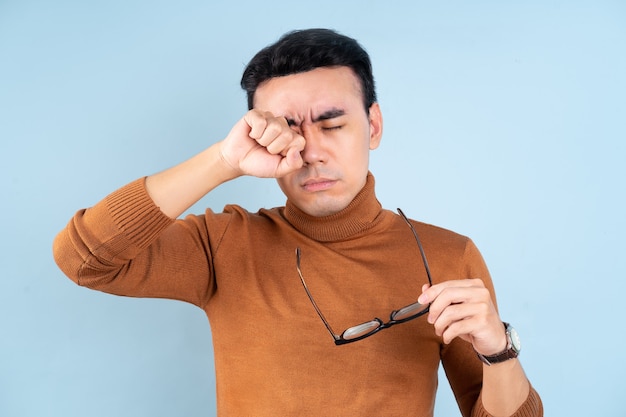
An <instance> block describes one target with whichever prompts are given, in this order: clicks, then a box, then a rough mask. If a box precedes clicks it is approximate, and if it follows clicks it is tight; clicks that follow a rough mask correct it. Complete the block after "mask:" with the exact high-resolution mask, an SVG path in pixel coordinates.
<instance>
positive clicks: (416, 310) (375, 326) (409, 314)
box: [296, 209, 433, 346]
mask: <svg viewBox="0 0 626 417" xmlns="http://www.w3.org/2000/svg"><path fill="white" fill-rule="evenodd" d="M398 213H399V214H400V216H401V217H402V218H403V219H404V221H405V222H406V224H408V225H409V227H410V228H411V231H412V232H413V236H414V237H415V241H416V242H417V246H418V248H419V251H420V254H421V255H422V261H423V262H424V268H425V269H426V276H427V277H428V283H429V284H430V285H432V284H433V282H432V279H431V276H430V268H428V261H427V260H426V255H425V254H424V248H423V247H422V242H421V241H420V238H419V236H418V235H417V232H416V231H415V228H414V227H413V225H412V224H411V222H410V221H409V219H408V218H407V217H406V216H405V215H404V213H403V212H402V210H400V209H398ZM301 258H302V251H301V250H300V248H296V269H297V270H298V275H299V276H300V281H301V282H302V285H303V286H304V290H305V291H306V294H307V295H308V296H309V300H311V304H313V307H314V308H315V311H316V312H317V315H318V316H320V319H322V322H324V326H326V329H327V330H328V332H329V333H330V335H331V336H332V337H333V339H334V340H335V345H337V346H339V345H345V344H346V343H352V342H356V341H359V340H361V339H365V338H366V337H369V336H371V335H373V334H375V333H378V332H379V331H381V330H383V329H387V328H389V327H391V326H394V325H396V324H400V323H404V322H407V321H409V320H413V319H415V318H417V317H420V316H422V315H424V314H426V313H428V310H429V309H430V304H427V305H424V304H421V303H418V302H415V303H413V304H409V305H408V306H406V307H402V308H401V309H399V310H394V311H392V312H391V314H390V315H389V321H388V322H386V323H385V322H383V321H382V320H381V319H379V318H378V317H376V318H374V319H373V320H370V321H366V322H365V323H361V324H358V325H356V326H352V327H350V328H348V329H346V330H344V332H343V333H341V335H338V334H336V333H335V332H334V331H333V329H332V328H331V327H330V323H328V320H326V318H325V317H324V315H323V314H322V311H321V310H320V309H319V307H318V306H317V303H316V302H315V300H314V299H313V296H312V295H311V291H309V287H307V285H306V282H305V281H304V277H303V276H302V271H301V269H300V260H301Z"/></svg>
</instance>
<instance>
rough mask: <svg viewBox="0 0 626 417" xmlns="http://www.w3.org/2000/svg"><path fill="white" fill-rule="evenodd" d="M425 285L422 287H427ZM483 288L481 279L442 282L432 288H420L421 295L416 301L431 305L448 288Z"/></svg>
mask: <svg viewBox="0 0 626 417" xmlns="http://www.w3.org/2000/svg"><path fill="white" fill-rule="evenodd" d="M427 285H428V284H425V285H424V286H427ZM474 286H478V287H484V286H485V284H484V283H483V281H482V280H481V279H478V278H475V279H459V280H450V281H444V282H441V283H439V284H435V285H432V286H428V288H426V290H424V289H423V288H422V295H420V296H419V298H418V301H419V302H420V303H422V304H428V303H432V302H433V301H434V300H435V299H436V298H437V297H439V295H441V293H442V292H444V291H446V290H447V289H449V288H455V287H460V288H467V287H474Z"/></svg>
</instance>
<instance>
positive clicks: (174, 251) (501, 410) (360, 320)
mask: <svg viewBox="0 0 626 417" xmlns="http://www.w3.org/2000/svg"><path fill="white" fill-rule="evenodd" d="M242 86H243V87H244V89H246V91H247V93H248V104H249V108H250V111H249V112H248V113H246V114H245V115H244V116H243V118H242V119H241V120H240V121H239V122H238V123H237V124H236V125H235V126H234V127H233V128H232V130H231V132H230V133H229V134H228V136H227V137H226V138H225V139H223V140H222V141H219V142H217V143H215V144H214V145H212V146H210V147H209V148H207V149H206V150H205V151H203V152H201V153H200V154H198V155H196V156H194V157H192V158H191V159H189V160H188V161H186V162H183V163H181V164H180V165H178V166H175V167H173V168H170V169H168V170H165V171H163V172H161V173H158V174H155V175H151V176H148V177H146V178H145V179H139V180H136V181H134V182H132V183H130V184H128V185H127V186H125V187H122V188H121V189H120V190H117V191H115V192H113V193H112V194H110V195H109V196H108V197H106V198H105V199H104V200H103V201H101V202H100V203H98V204H96V205H95V206H94V207H92V208H89V209H86V210H81V211H79V212H78V213H77V214H76V215H75V216H74V218H73V219H72V221H71V222H70V223H69V224H68V226H67V227H66V229H65V230H63V231H62V232H61V233H60V234H59V235H58V237H57V239H56V240H55V243H54V253H55V259H56V261H57V263H58V265H59V267H60V268H61V269H62V270H63V271H64V272H65V273H66V274H67V275H68V276H69V277H70V278H72V279H73V280H74V281H76V282H77V283H78V284H80V285H84V286H87V287H90V288H94V289H98V290H101V291H106V292H109V293H112V294H119V295H126V296H137V297H163V298H173V299H179V300H183V301H187V302H190V303H193V304H195V305H197V306H198V307H200V308H202V309H203V310H204V311H205V312H206V314H207V315H208V317H209V320H210V323H211V330H212V336H213V344H214V354H215V370H216V380H217V384H216V385H217V407H218V412H219V414H220V415H229V416H230V415H232V416H252V415H254V416H285V415H316V416H320V415H326V416H328V415H368V416H370V415H371V416H381V415H398V416H408V415H416V416H428V415H432V413H433V409H434V398H435V393H436V389H437V369H438V366H439V363H440V361H441V362H442V363H443V365H444V368H445V370H446V374H447V377H448V379H449V382H450V384H451V386H452V389H453V391H454V393H455V396H456V398H457V401H458V403H459V407H460V409H461V412H462V414H463V415H464V416H469V415H476V416H487V415H497V416H505V415H519V416H538V415H542V413H543V412H542V405H541V400H540V399H539V396H538V395H537V393H536V392H535V391H534V389H533V388H532V387H531V386H530V384H529V382H528V380H527V379H526V377H525V375H524V372H523V370H522V367H521V365H520V363H519V361H518V359H517V354H518V352H519V346H518V343H517V339H516V334H515V332H514V330H513V329H512V328H511V327H510V326H508V325H506V324H503V322H502V320H501V319H500V317H499V315H498V312H497V309H496V306H495V301H494V296H493V286H492V282H491V279H490V277H489V273H488V271H487V269H486V266H485V265H484V262H483V260H482V258H481V256H480V253H479V252H478V250H477V249H476V247H475V246H474V244H473V243H472V242H471V240H469V239H468V238H466V237H463V236H460V235H457V234H455V233H453V232H450V231H447V230H444V229H441V228H437V227H434V226H430V225H426V224H423V223H419V222H415V221H409V220H405V218H403V215H396V214H395V213H393V212H391V211H388V210H384V209H382V207H381V206H380V203H379V202H378V201H377V199H376V196H375V193H374V178H373V176H372V174H371V173H370V172H369V152H370V151H371V150H373V149H376V148H377V147H378V145H379V143H380V140H381V137H382V132H383V120H382V115H381V111H380V108H379V105H378V103H377V102H376V95H375V90H374V81H373V77H372V70H371V64H370V61H369V57H368V55H367V53H366V52H365V51H364V50H363V49H362V48H361V47H360V45H359V44H358V43H357V42H356V41H355V40H353V39H351V38H348V37H345V36H343V35H340V34H338V33H336V32H333V31H330V30H322V29H314V30H305V31H296V32H292V33H289V34H287V35H285V36H284V37H283V38H281V39H280V40H279V41H278V42H276V43H275V44H273V45H271V46H269V47H267V48H265V49H263V50H262V51H260V52H259V53H258V54H257V55H256V56H255V57H254V58H253V59H252V60H251V62H250V63H249V65H248V67H247V68H246V70H245V72H244V75H243V78H242ZM243 175H252V176H255V177H267V178H276V179H277V181H278V184H279V186H280V187H281V189H282V191H283V192H284V194H285V195H286V197H287V202H286V204H285V207H277V208H273V209H262V210H260V211H258V212H257V213H250V212H247V211H246V210H244V209H243V208H241V207H238V206H234V205H233V206H227V207H225V209H224V211H223V212H222V213H214V212H213V211H211V210H207V211H206V213H205V214H204V215H197V216H188V217H186V218H185V219H184V220H180V219H179V220H175V219H177V217H178V216H180V215H181V214H182V213H183V212H184V211H185V210H187V209H188V208H189V207H191V206H192V205H193V204H194V203H195V202H197V201H198V200H199V199H200V198H202V197H203V196H205V195H206V194H208V193H210V192H211V190H213V189H214V188H216V187H217V186H219V185H220V184H222V183H224V182H226V181H230V180H233V179H235V178H237V177H240V176H243ZM407 191H409V190H407ZM401 214H402V213H401ZM405 306H406V307H405ZM392 311H393V312H392ZM390 312H392V313H391V316H390V318H389V319H388V320H386V316H387V315H388V314H389V313H390ZM372 317H380V318H382V319H378V318H377V319H373V320H372ZM368 320H369V321H368ZM334 329H347V330H346V331H344V332H343V333H338V332H336V331H335V330H334ZM329 333H330V335H329Z"/></svg>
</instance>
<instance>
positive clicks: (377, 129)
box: [369, 103, 383, 150]
mask: <svg viewBox="0 0 626 417" xmlns="http://www.w3.org/2000/svg"><path fill="white" fill-rule="evenodd" d="M369 122H370V150H374V149H376V148H378V145H380V140H381V138H382V137H383V115H382V113H381V112H380V106H379V105H378V103H374V104H372V105H371V106H370V114H369Z"/></svg>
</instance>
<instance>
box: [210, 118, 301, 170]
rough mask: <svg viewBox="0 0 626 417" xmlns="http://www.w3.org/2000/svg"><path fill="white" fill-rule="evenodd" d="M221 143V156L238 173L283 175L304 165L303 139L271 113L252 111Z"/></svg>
mask: <svg viewBox="0 0 626 417" xmlns="http://www.w3.org/2000/svg"><path fill="white" fill-rule="evenodd" d="M220 145H221V148H220V157H221V158H222V159H223V160H224V162H226V163H227V164H228V165H229V166H230V167H231V168H232V169H233V170H235V171H236V172H237V173H238V174H239V175H252V176H255V177H262V178H280V177H283V176H285V175H287V174H289V173H291V172H293V171H295V170H297V169H299V168H301V167H302V165H303V160H302V156H301V155H300V152H302V151H303V150H304V145H305V140H304V138H303V137H302V136H300V135H299V134H298V133H297V132H296V131H294V130H293V129H291V127H289V125H288V123H287V120H286V119H285V118H284V117H276V116H274V115H273V114H272V113H270V112H261V111H259V110H254V109H253V110H250V111H249V112H248V113H246V115H245V116H244V117H243V118H242V119H241V120H239V122H237V124H235V126H233V128H232V130H231V131H230V133H229V134H228V136H227V137H226V138H225V139H224V140H223V141H222V142H221V144H220Z"/></svg>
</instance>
